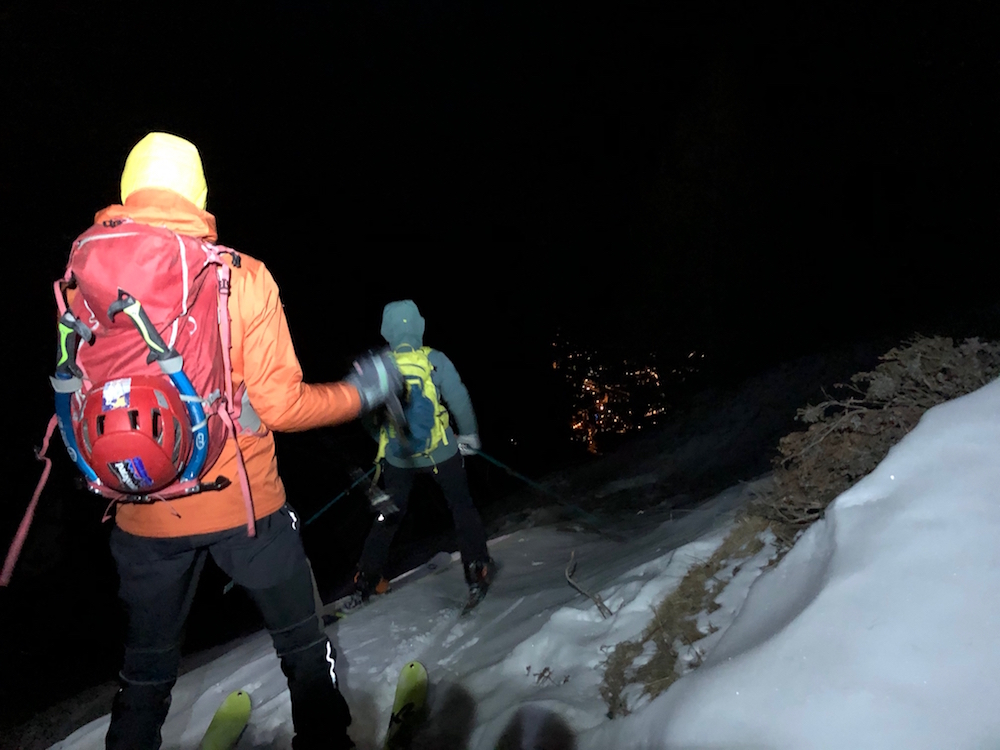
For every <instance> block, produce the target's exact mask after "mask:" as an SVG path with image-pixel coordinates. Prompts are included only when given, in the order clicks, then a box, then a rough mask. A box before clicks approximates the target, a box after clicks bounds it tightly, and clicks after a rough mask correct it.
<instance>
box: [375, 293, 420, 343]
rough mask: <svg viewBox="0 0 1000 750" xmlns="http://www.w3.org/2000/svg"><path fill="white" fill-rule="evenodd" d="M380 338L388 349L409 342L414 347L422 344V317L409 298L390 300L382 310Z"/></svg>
mask: <svg viewBox="0 0 1000 750" xmlns="http://www.w3.org/2000/svg"><path fill="white" fill-rule="evenodd" d="M381 333H382V338H384V339H385V340H386V342H387V343H388V344H389V348H390V349H397V348H398V347H399V346H401V345H402V344H409V345H410V346H412V347H413V348H414V349H419V348H420V347H421V346H423V345H424V319H423V318H422V317H421V315H420V311H419V310H418V309H417V305H416V303H415V302H414V301H413V300H411V299H404V300H399V301H397V302H390V303H389V304H388V305H386V306H385V309H383V310H382V331H381Z"/></svg>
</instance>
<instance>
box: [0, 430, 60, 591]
mask: <svg viewBox="0 0 1000 750" xmlns="http://www.w3.org/2000/svg"><path fill="white" fill-rule="evenodd" d="M57 423H58V420H57V419H56V416H55V415H54V414H53V415H52V419H50V420H49V427H48V429H47V430H46V431H45V439H44V440H43V441H42V449H41V450H40V451H38V453H37V457H38V460H39V461H44V462H45V468H44V469H42V476H41V479H39V480H38V485H37V486H36V487H35V494H33V495H32V496H31V502H30V503H29V504H28V509H27V510H26V511H25V512H24V518H22V519H21V525H20V526H18V527H17V533H16V534H15V535H14V541H13V542H11V544H10V549H9V550H7V559H6V560H4V564H3V571H2V572H0V586H7V585H8V584H9V583H10V577H11V575H13V573H14V564H15V563H16V562H17V558H18V556H19V555H20V554H21V548H22V547H23V546H24V540H25V539H26V538H27V537H28V529H30V528H31V522H32V520H33V519H34V517H35V508H36V507H37V506H38V498H40V497H41V496H42V490H43V489H44V488H45V483H46V482H47V481H48V480H49V472H50V471H52V459H51V458H49V457H48V456H46V455H45V454H46V453H47V452H48V450H49V440H50V439H51V438H52V433H53V431H54V430H55V428H56V424H57Z"/></svg>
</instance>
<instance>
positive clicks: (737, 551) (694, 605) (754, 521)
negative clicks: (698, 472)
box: [601, 517, 767, 719]
mask: <svg viewBox="0 0 1000 750" xmlns="http://www.w3.org/2000/svg"><path fill="white" fill-rule="evenodd" d="M766 527H767V522H766V520H764V519H762V518H751V517H744V518H742V519H741V520H740V521H739V522H738V523H737V524H736V527H735V528H734V529H733V531H731V532H730V533H729V534H728V535H727V536H726V538H725V540H723V542H722V544H721V545H720V546H719V548H718V549H717V550H716V551H715V553H714V554H713V555H712V556H711V557H710V558H709V559H708V560H706V561H704V562H702V563H698V564H696V565H694V566H692V567H691V569H690V570H688V572H687V573H686V574H685V576H684V578H682V579H681V582H680V584H679V585H678V586H677V588H676V589H674V590H673V591H672V592H671V593H670V594H668V595H667V596H666V597H665V598H664V599H663V601H662V602H660V604H659V606H657V607H656V608H655V609H654V610H653V618H652V619H651V620H650V622H649V624H648V625H647V626H646V629H645V630H644V631H643V633H642V635H641V636H640V637H639V638H638V639H637V640H634V641H623V642H622V643H619V644H617V645H616V646H615V647H614V648H613V649H611V650H610V652H609V654H608V658H607V659H606V661H605V662H604V680H603V682H602V684H601V697H602V698H604V702H605V703H607V705H608V717H609V718H612V719H613V718H615V717H616V716H627V715H628V714H629V713H630V709H629V706H628V705H627V701H626V699H625V696H624V693H625V689H626V688H627V687H628V686H629V685H632V684H639V685H642V686H643V687H642V692H643V693H644V694H645V695H648V696H650V697H651V698H655V697H656V696H658V695H659V694H660V693H662V692H663V691H664V690H666V689H667V688H668V687H670V686H671V685H672V684H673V683H674V682H675V681H677V679H679V678H680V676H681V675H680V673H679V672H678V670H677V658H678V656H679V654H678V652H677V648H676V644H677V643H678V642H680V643H681V644H685V645H688V646H690V645H691V644H693V643H695V642H696V641H699V640H701V639H702V638H704V637H705V636H706V635H707V633H703V632H702V631H701V630H699V629H698V624H697V620H698V615H699V614H700V613H701V612H704V611H709V612H711V611H714V610H715V609H718V605H717V604H715V602H714V600H715V597H716V596H718V595H719V592H720V591H722V589H723V588H724V585H725V584H724V583H723V581H721V580H719V579H718V578H716V575H717V574H718V573H719V571H720V570H722V569H723V568H725V567H727V566H728V565H730V564H731V563H732V561H733V560H744V559H746V558H748V557H752V556H753V555H755V554H757V552H759V551H760V549H761V548H762V547H763V546H764V543H763V542H762V541H761V538H760V537H761V534H762V533H763V532H764V530H765V529H766ZM650 644H651V645H652V650H651V651H652V652H651V653H650V655H649V658H648V659H647V660H645V661H644V662H643V663H642V664H641V665H639V666H635V662H636V660H637V659H638V658H639V657H640V656H641V655H642V654H643V653H645V652H646V649H647V647H648V646H649V645H650Z"/></svg>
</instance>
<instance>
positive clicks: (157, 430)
mask: <svg viewBox="0 0 1000 750" xmlns="http://www.w3.org/2000/svg"><path fill="white" fill-rule="evenodd" d="M152 414H153V439H154V440H155V441H156V442H157V443H159V444H160V445H163V417H162V416H161V415H160V410H159V409H153V412H152Z"/></svg>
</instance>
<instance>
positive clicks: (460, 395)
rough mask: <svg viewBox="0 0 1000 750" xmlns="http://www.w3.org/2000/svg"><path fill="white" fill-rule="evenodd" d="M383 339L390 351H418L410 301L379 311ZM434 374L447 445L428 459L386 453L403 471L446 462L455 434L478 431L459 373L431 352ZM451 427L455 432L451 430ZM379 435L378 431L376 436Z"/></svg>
mask: <svg viewBox="0 0 1000 750" xmlns="http://www.w3.org/2000/svg"><path fill="white" fill-rule="evenodd" d="M381 333H382V338H384V339H385V340H386V343H387V344H389V348H390V349H393V350H395V349H397V348H399V347H400V346H402V345H404V344H408V345H409V346H412V347H413V348H414V349H419V348H420V347H422V346H423V345H424V319H423V316H421V315H420V310H418V309H417V305H416V303H414V302H413V300H408V299H407V300H399V301H397V302H390V303H389V304H387V305H386V306H385V309H383V310H382V330H381ZM428 359H429V360H430V363H431V366H432V367H433V368H434V371H433V372H432V373H431V380H432V381H433V382H434V387H435V388H437V392H438V398H439V400H440V401H441V404H442V405H443V406H444V407H445V408H446V409H447V410H448V414H449V415H450V419H449V420H448V432H447V433H446V437H447V444H445V443H442V444H441V445H439V446H438V447H437V448H435V449H434V450H433V451H432V452H431V454H430V455H429V456H413V457H408V458H400V457H399V456H393V455H391V454H388V453H387V454H386V457H385V460H386V461H387V462H388V463H389V464H391V465H393V466H397V467H399V468H402V469H417V468H422V467H426V466H432V465H435V464H439V463H441V462H442V461H447V460H448V459H449V458H451V457H452V456H454V455H455V454H456V453H458V443H457V441H456V440H455V435H456V434H459V435H470V434H473V433H478V432H479V426H478V424H477V422H476V413H475V411H474V410H473V408H472V399H471V398H470V397H469V390H468V389H467V388H466V387H465V384H464V383H463V382H462V378H461V377H459V374H458V370H457V369H455V365H454V364H452V361H451V360H450V359H448V357H447V356H445V354H444V352H441V351H438V350H437V349H431V352H430V354H429V355H428ZM452 426H454V429H452ZM375 434H376V435H377V434H378V433H377V432H376V433H375Z"/></svg>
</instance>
